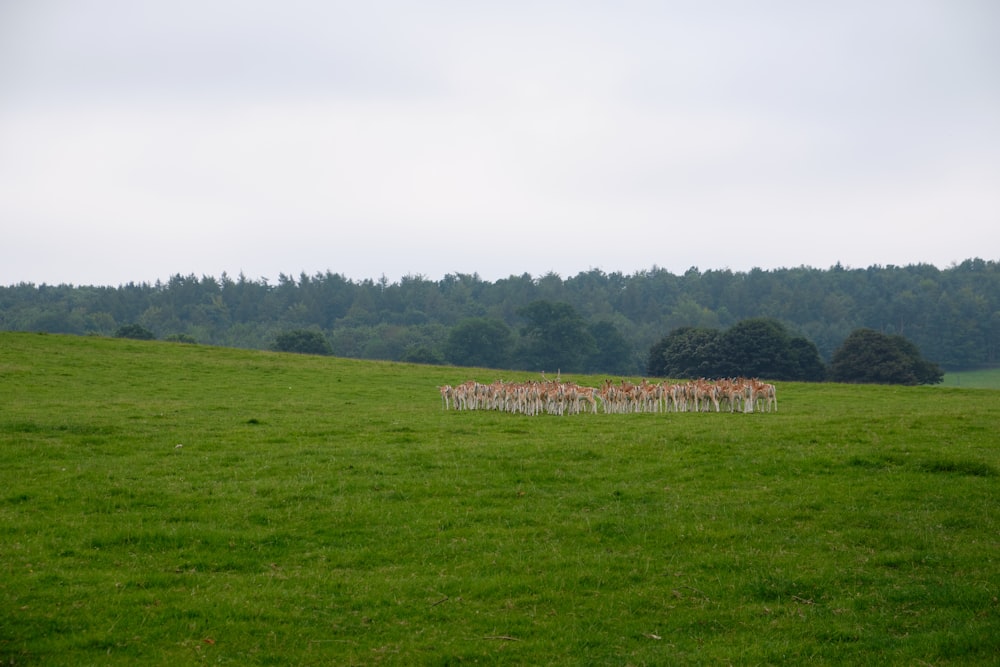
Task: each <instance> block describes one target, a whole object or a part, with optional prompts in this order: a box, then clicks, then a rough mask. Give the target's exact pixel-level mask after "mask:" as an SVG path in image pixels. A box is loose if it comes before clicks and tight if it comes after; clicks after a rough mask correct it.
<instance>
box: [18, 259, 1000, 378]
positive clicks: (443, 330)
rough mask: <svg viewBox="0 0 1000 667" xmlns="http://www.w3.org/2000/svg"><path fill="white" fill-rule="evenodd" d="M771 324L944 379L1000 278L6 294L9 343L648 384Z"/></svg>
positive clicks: (995, 318)
mask: <svg viewBox="0 0 1000 667" xmlns="http://www.w3.org/2000/svg"><path fill="white" fill-rule="evenodd" d="M757 318H765V319H767V320H771V321H774V322H777V323H778V324H779V325H780V326H781V327H783V328H784V329H785V330H786V331H787V332H788V335H789V337H790V339H796V340H798V341H799V342H796V343H795V344H796V345H801V341H806V342H808V343H809V344H811V345H813V346H815V349H816V351H817V352H818V355H819V357H820V359H821V360H822V362H823V363H824V364H829V363H830V362H831V361H832V359H833V356H834V353H835V352H836V351H837V350H838V348H840V346H841V345H843V343H844V342H845V341H846V340H847V339H848V336H850V335H851V334H852V332H855V331H856V330H858V329H866V330H871V331H874V332H877V333H879V334H882V335H887V336H900V337H903V338H905V339H906V340H907V341H910V342H912V344H913V345H915V346H916V347H917V348H918V349H919V351H920V353H922V355H923V357H924V358H926V359H927V360H929V361H931V362H933V363H935V364H938V365H940V367H942V368H946V369H968V368H979V367H984V366H989V365H992V364H996V363H997V351H998V347H1000V263H998V262H997V261H993V260H983V259H969V260H965V261H963V262H961V263H959V264H954V265H952V266H949V267H947V268H944V269H939V268H937V267H935V266H932V265H929V264H915V265H908V266H902V267H900V266H891V265H890V266H871V267H868V268H864V269H861V268H847V267H844V266H841V265H840V264H838V265H835V266H833V267H831V268H829V269H816V268H812V267H798V268H783V269H775V270H762V269H753V270H751V271H748V272H734V271H730V270H728V269H723V270H707V271H701V270H699V269H698V268H694V267H692V268H691V269H689V270H688V271H686V272H685V273H683V274H680V275H677V274H673V273H671V272H669V271H667V270H665V269H660V268H656V267H654V268H653V269H650V270H646V271H640V272H637V273H634V274H631V275H626V274H622V273H618V272H613V273H605V272H603V271H600V270H597V269H592V270H589V271H585V272H581V273H579V274H577V275H576V276H572V277H567V278H563V277H561V276H559V275H558V274H554V273H549V274H546V275H543V276H539V277H534V276H531V275H529V274H522V275H520V276H513V275H512V276H509V277H508V278H504V279H500V280H497V281H493V282H490V281H486V280H483V279H481V278H480V277H479V276H478V275H477V274H471V275H470V274H449V275H446V276H445V277H444V278H443V279H441V280H436V281H435V280H429V279H427V278H425V277H422V276H406V277H403V278H402V279H401V280H399V281H398V282H390V281H388V280H387V279H386V278H384V277H383V278H381V279H379V280H372V279H365V280H360V281H355V280H350V279H347V278H346V277H344V276H343V275H341V274H337V273H332V272H329V271H327V272H325V273H316V274H313V275H307V274H305V273H302V274H300V275H299V277H298V278H294V277H292V276H290V275H285V274H280V275H279V276H278V279H277V281H273V282H272V281H271V280H270V279H268V278H259V279H251V278H248V277H246V276H245V275H242V274H241V275H239V276H237V277H235V278H234V277H231V276H228V275H227V274H222V276H221V277H218V278H217V277H212V276H202V277H197V276H194V275H187V276H183V275H175V276H173V277H171V278H169V279H168V280H167V281H166V282H160V281H157V282H156V283H128V284H123V285H118V286H115V287H112V286H73V285H46V284H41V285H35V284H32V283H21V284H17V285H10V286H5V287H0V329H3V330H22V331H46V332H53V333H72V334H99V335H113V334H114V333H115V332H116V331H117V330H118V329H120V328H121V327H123V326H129V325H133V324H135V325H139V326H141V327H142V328H144V329H146V330H148V331H150V332H152V333H153V334H154V335H155V336H156V337H157V338H161V339H166V338H172V339H174V340H181V341H189V342H191V341H193V342H198V343H204V344H211V345H222V346H230V347H244V348H257V349H269V348H273V347H274V346H275V344H276V342H277V340H278V337H279V336H281V335H283V334H287V333H289V332H296V331H311V332H314V333H316V334H319V335H320V336H322V338H323V339H324V340H325V341H326V342H327V343H328V344H329V351H330V352H331V353H332V354H335V355H338V356H345V357H356V358H367V359H388V360H401V361H414V362H421V363H453V364H457V365H477V366H487V367H498V368H523V369H529V370H550V371H555V370H556V369H562V370H563V371H564V372H595V373H608V374H623V375H624V374H629V375H638V374H644V373H646V372H647V369H648V367H649V362H650V353H651V350H652V348H653V346H654V345H656V344H657V343H658V342H660V341H661V340H662V339H663V338H664V337H665V336H667V335H668V334H670V333H671V332H673V331H675V330H677V329H680V328H684V327H690V328H694V329H700V330H719V331H726V330H728V329H729V328H731V327H733V326H734V325H737V324H738V323H740V322H742V321H744V320H748V319H757Z"/></svg>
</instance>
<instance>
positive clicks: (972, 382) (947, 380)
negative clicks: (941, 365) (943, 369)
mask: <svg viewBox="0 0 1000 667" xmlns="http://www.w3.org/2000/svg"><path fill="white" fill-rule="evenodd" d="M941 386H944V387H965V388H966V389H1000V368H991V369H989V370H980V371H962V372H959V373H945V375H944V382H942V383H941Z"/></svg>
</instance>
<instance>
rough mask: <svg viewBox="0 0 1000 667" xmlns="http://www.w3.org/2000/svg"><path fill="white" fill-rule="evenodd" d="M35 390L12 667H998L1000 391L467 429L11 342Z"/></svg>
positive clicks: (175, 364)
mask: <svg viewBox="0 0 1000 667" xmlns="http://www.w3.org/2000/svg"><path fill="white" fill-rule="evenodd" d="M10 368H16V369H17V371H16V372H6V374H5V375H4V376H3V378H2V383H0V400H2V401H3V403H2V405H3V412H2V414H0V489H2V491H0V605H2V606H0V621H2V622H0V657H2V659H3V660H2V661H3V662H5V663H13V664H33V663H56V664H95V663H96V664H136V663H143V664H167V663H169V664H177V663H182V664H183V663H192V662H224V663H226V662H228V663H235V664H401V665H402V664H406V665H410V664H454V663H460V662H465V663H488V664H587V665H591V664H688V663H706V664H717V663H739V664H761V663H765V664H773V663H786V664H789V663H790V664H795V663H804V662H813V663H816V662H819V663H842V664H872V663H875V664H899V663H903V664H910V663H913V664H919V663H925V662H926V663H929V664H991V663H993V662H994V659H995V655H996V654H997V652H998V651H1000V643H998V640H997V636H998V630H1000V617H998V613H1000V609H998V603H997V596H998V594H1000V590H998V584H997V582H998V581H1000V576H998V574H1000V567H998V563H997V559H996V553H998V550H997V547H998V546H1000V528H998V523H997V515H996V501H997V489H998V487H997V476H996V473H995V471H996V470H997V467H998V465H1000V454H998V451H997V444H996V442H995V437H994V435H993V433H994V431H995V425H996V424H997V423H1000V421H998V416H1000V403H998V401H997V394H996V392H991V391H988V390H987V391H965V390H958V389H948V388H940V387H935V388H927V387H922V388H894V387H860V386H842V385H801V384H783V385H779V387H778V391H779V402H780V406H781V412H779V413H771V414H753V415H729V414H671V415H653V414H640V415H603V414H602V415H579V416H573V417H562V418H560V417H554V416H548V415H545V416H539V417H534V418H532V417H524V416H519V415H509V414H498V413H489V412H454V411H448V412H445V411H442V410H441V404H440V397H439V395H438V393H437V391H436V388H435V387H436V385H439V384H443V383H456V382H459V381H462V380H464V379H467V378H469V377H475V376H478V377H477V379H480V380H484V381H488V380H492V379H496V378H495V377H494V375H495V372H487V371H474V370H463V369H451V368H443V367H421V366H410V365H403V364H381V363H371V362H367V363H366V362H358V361H351V360H341V359H330V358H321V357H302V356H296V355H279V354H271V353H262V352H250V351H240V350H227V349H213V348H206V347H199V346H178V345H171V344H164V343H155V342H136V341H123V340H113V341H112V340H104V339H97V338H70V337H61V336H34V335H29V334H0V369H10ZM512 376H513V374H510V373H505V374H504V379H512ZM523 376H524V377H528V374H523ZM574 379H576V380H577V381H579V382H581V383H582V384H592V385H596V384H597V383H598V382H599V380H598V379H596V378H594V379H592V378H574ZM178 445H180V446H178Z"/></svg>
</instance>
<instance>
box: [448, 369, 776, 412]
mask: <svg viewBox="0 0 1000 667" xmlns="http://www.w3.org/2000/svg"><path fill="white" fill-rule="evenodd" d="M543 377H544V376H543ZM439 389H440V391H441V400H442V402H443V405H444V409H445V410H449V409H455V410H497V411H501V412H513V413H519V414H526V415H537V414H543V413H545V414H555V415H567V414H579V413H581V412H590V413H597V412H606V413H614V414H625V413H632V412H723V411H728V412H745V413H749V412H754V411H755V410H756V411H759V412H761V411H766V412H771V411H772V410H774V411H775V412H777V410H778V397H777V394H776V391H775V388H774V385H773V384H768V383H766V382H761V381H760V380H757V379H753V378H750V379H748V378H727V379H722V380H692V381H689V382H678V383H671V382H649V381H647V380H643V381H642V382H640V383H639V384H634V383H631V382H627V381H625V380H622V381H621V382H619V383H617V384H616V383H614V382H613V381H611V380H605V382H604V384H602V385H601V386H600V387H596V388H595V387H582V386H580V385H578V384H575V383H573V382H563V381H562V380H560V379H556V380H546V379H543V380H541V381H536V380H528V381H526V382H503V381H501V380H497V381H496V382H493V383H491V384H483V383H480V382H475V381H474V380H469V381H467V382H463V383H462V384H460V385H457V386H454V387H452V386H451V385H444V386H442V387H439Z"/></svg>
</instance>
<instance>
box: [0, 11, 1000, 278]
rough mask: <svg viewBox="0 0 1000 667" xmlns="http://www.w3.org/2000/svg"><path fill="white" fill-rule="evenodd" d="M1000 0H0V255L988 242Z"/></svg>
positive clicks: (624, 257) (854, 260)
mask: <svg viewBox="0 0 1000 667" xmlns="http://www.w3.org/2000/svg"><path fill="white" fill-rule="evenodd" d="M998 35H1000V3H998V2H996V0H838V1H837V2H802V1H801V0H759V1H755V2H746V1H743V0H729V1H726V0H721V1H720V0H703V1H702V0H687V1H685V0H672V1H664V0H661V1H653V0H650V1H637V0H616V1H615V2H596V1H588V0H576V1H567V2H546V1H544V0H535V1H522V0H506V1H504V2H473V1H470V0H465V1H462V0H451V1H449V0H424V1H421V2H417V1H413V2H405V1H403V0H366V1H364V2H361V1H359V0H351V1H350V2H346V1H340V0H329V1H324V0H280V1H279V0H273V1H271V2H265V1H260V0H257V1H254V0H143V1H135V0H0V231H2V234H0V284H2V285H10V284H15V283H19V282H35V283H43V282H44V283H49V284H54V283H73V284H77V285H83V284H101V285H117V284H120V283H124V282H130V281H135V282H143V281H149V282H152V281H155V280H157V279H162V280H166V279H167V278H169V277H170V276H171V275H174V274H177V273H180V274H184V275H187V274H190V273H194V274H196V275H199V276H201V275H212V276H216V277H218V276H220V275H221V274H222V273H223V272H228V273H229V274H230V275H231V276H236V275H237V274H239V273H240V272H241V271H242V272H243V273H245V274H246V275H247V277H249V278H252V279H258V278H261V277H266V278H269V279H271V280H274V279H276V278H277V276H278V274H279V273H285V274H288V275H292V276H295V277H297V276H298V275H299V274H300V273H301V272H305V273H307V274H310V275H312V274H314V273H316V272H325V271H327V270H330V271H333V272H335V273H341V274H343V275H345V276H347V277H349V278H352V279H364V278H374V279H377V278H379V277H380V276H382V275H385V276H386V277H387V278H389V280H390V281H395V280H398V279H399V278H400V277H402V276H404V275H407V274H420V275H423V276H426V277H427V278H430V279H433V280H438V279H440V278H441V277H442V276H444V275H445V274H448V273H479V275H480V276H481V277H482V278H484V279H486V280H496V279H499V278H504V277H507V276H509V275H511V274H517V275H520V274H522V273H525V272H527V273H530V274H532V275H534V276H541V275H543V274H545V273H547V272H549V271H554V272H556V273H559V274H560V275H562V276H564V277H569V276H573V275H576V274H577V273H579V272H580V271H586V270H589V269H592V268H598V269H602V270H604V271H607V272H612V271H621V272H623V273H627V274H628V273H634V272H636V271H641V270H645V269H649V268H652V267H653V266H659V267H663V268H666V269H668V270H671V271H673V272H675V273H683V272H684V271H685V270H686V269H687V268H688V267H691V266H698V267H700V268H701V269H702V270H707V269H723V268H730V269H732V270H734V271H745V270H749V269H750V268H753V267H761V268H777V267H783V266H784V267H790V266H799V265H803V264H804V265H809V266H814V267H818V268H827V267H829V266H831V265H833V264H835V263H836V262H838V261H839V262H841V263H843V264H844V265H846V266H851V267H866V266H869V265H871V264H883V265H885V264H897V265H905V264H910V263H916V262H929V263H933V264H936V265H938V266H939V267H941V268H944V267H946V266H948V265H949V264H950V263H952V262H955V261H961V260H963V259H967V258H970V257H983V258H986V259H1000V38H998Z"/></svg>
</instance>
